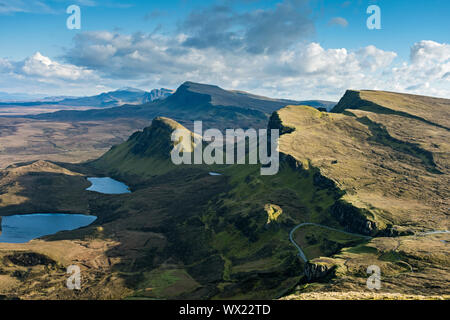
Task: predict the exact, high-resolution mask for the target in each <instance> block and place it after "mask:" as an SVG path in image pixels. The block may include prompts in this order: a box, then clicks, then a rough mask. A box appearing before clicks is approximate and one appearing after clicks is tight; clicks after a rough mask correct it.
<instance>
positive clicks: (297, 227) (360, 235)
mask: <svg viewBox="0 0 450 320" xmlns="http://www.w3.org/2000/svg"><path fill="white" fill-rule="evenodd" d="M304 226H315V227H320V228H324V229H328V230H331V231H336V232H340V233H343V234H347V235H349V236H354V237H361V238H366V239H372V237H369V236H365V235H362V234H357V233H351V232H347V231H343V230H339V229H336V228H332V227H328V226H325V225H323V224H318V223H312V222H305V223H301V224H299V225H297V226H295V227H294V228H293V229H292V230H291V232H290V234H289V239H290V240H291V242H292V244H293V245H294V246H295V247H296V248H297V250H298V255H299V256H300V258H302V260H303V262H308V259H307V258H306V256H305V253H304V252H303V250H302V248H300V246H299V245H298V244H297V243H296V242H295V240H294V232H295V231H297V229H299V228H301V227H304Z"/></svg>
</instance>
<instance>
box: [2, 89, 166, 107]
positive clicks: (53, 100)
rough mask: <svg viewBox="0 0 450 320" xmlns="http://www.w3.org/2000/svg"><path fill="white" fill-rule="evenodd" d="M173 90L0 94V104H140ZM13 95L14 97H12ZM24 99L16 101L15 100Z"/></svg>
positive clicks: (100, 105)
mask: <svg viewBox="0 0 450 320" xmlns="http://www.w3.org/2000/svg"><path fill="white" fill-rule="evenodd" d="M173 92H174V91H173V90H170V89H165V88H161V89H154V90H151V91H150V92H147V91H144V90H140V89H135V88H129V87H127V88H122V89H119V90H116V91H110V92H104V93H101V94H99V95H95V96H89V97H66V96H62V97H46V98H40V99H37V100H36V99H35V100H34V101H29V100H30V97H32V96H29V97H28V98H27V95H23V96H20V95H10V96H8V95H7V94H5V95H2V94H0V100H2V99H3V97H4V98H5V99H4V100H7V101H4V102H1V103H0V105H2V104H3V105H5V104H7V105H16V106H38V105H45V104H52V105H60V106H72V107H96V108H99V107H101V108H102V107H107V108H109V107H119V106H122V105H125V104H128V105H141V104H144V103H148V102H152V101H155V100H160V99H165V98H167V97H168V96H170V95H171V94H172V93H173ZM13 97H15V99H12V98H13ZM20 98H22V99H23V100H26V101H17V100H21V99H20Z"/></svg>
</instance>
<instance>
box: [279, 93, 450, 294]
mask: <svg viewBox="0 0 450 320" xmlns="http://www.w3.org/2000/svg"><path fill="white" fill-rule="evenodd" d="M449 105H450V103H449V100H445V99H435V98H428V97H418V96H410V95H401V94H394V93H385V92H373V91H363V92H355V91H353V92H348V93H347V94H346V95H345V96H344V98H343V99H342V100H341V102H340V103H339V104H338V106H336V108H335V109H334V112H335V113H331V114H326V113H321V112H318V111H316V110H314V109H312V108H308V107H301V106H288V107H286V108H283V109H282V110H280V111H279V112H277V115H278V117H279V118H280V119H279V122H280V123H281V125H282V126H283V127H284V128H287V129H288V130H287V132H288V133H287V134H285V135H283V136H282V137H281V139H280V151H281V152H283V153H287V154H290V155H292V156H293V157H294V158H295V159H296V160H297V161H298V162H300V163H302V164H303V165H304V166H313V167H318V168H320V171H321V173H322V174H323V175H324V176H325V177H327V178H329V179H331V180H333V181H334V182H335V183H336V184H337V185H338V186H339V187H340V188H341V189H342V190H343V191H345V192H346V194H345V195H344V197H343V200H344V201H346V202H348V203H351V204H353V205H354V206H356V207H359V208H361V209H363V210H364V211H363V212H364V213H365V216H366V218H367V219H369V220H372V221H375V222H376V223H377V227H378V228H379V229H382V228H386V227H389V228H390V229H391V230H396V231H392V232H389V234H390V235H393V236H396V235H399V234H400V235H402V234H403V235H405V234H407V233H406V231H408V230H409V232H411V231H414V232H418V231H423V230H430V229H431V230H433V229H434V230H436V229H437V230H445V229H447V230H448V227H449V219H448V212H447V211H448V207H449V203H448V199H449V195H450V192H449V188H448V186H449V183H448V182H449V150H450V149H449V144H448V141H449V140H448V119H449V117H448V113H449ZM344 211H345V210H344ZM343 217H344V219H342V220H341V223H342V224H344V225H345V226H347V227H351V226H352V219H353V217H352V214H347V215H343ZM391 226H392V227H391ZM382 234H383V233H382ZM297 239H298V240H299V241H300V242H301V241H306V243H307V239H306V236H303V237H302V236H300V235H298V236H297ZM448 239H449V236H448V235H447V234H440V235H435V236H433V235H427V236H421V237H416V236H403V237H396V238H384V237H381V238H376V239H374V240H372V241H370V243H369V244H368V245H361V246H358V247H355V248H354V249H346V250H343V251H342V252H341V253H338V254H336V255H334V256H333V258H331V259H323V258H317V259H313V260H312V261H311V262H310V263H309V264H310V265H312V266H319V265H323V266H326V269H327V270H329V272H332V274H334V278H332V279H331V280H330V279H329V280H328V283H316V284H313V285H303V286H299V287H298V288H297V295H296V296H294V298H299V299H301V298H302V297H303V295H304V294H305V293H308V292H313V291H314V292H317V291H323V292H325V293H324V294H322V297H326V293H327V292H333V291H334V292H337V291H342V292H345V291H364V290H367V288H366V287H365V281H366V280H367V277H368V275H367V274H366V272H365V271H366V268H367V267H368V266H369V265H371V264H375V265H378V266H380V267H381V271H382V279H383V281H382V283H383V285H382V291H383V292H403V293H405V292H406V293H417V292H421V293H422V294H433V293H439V294H443V293H445V292H448V290H447V289H446V288H448V280H449V274H450V260H449V259H448V256H449V251H448V247H447V246H445V243H447V242H448ZM328 240H329V239H328ZM313 241H314V240H313ZM313 247H314V246H313ZM319 247H320V246H319ZM311 249H312V251H310V254H313V255H314V254H316V253H317V252H315V250H314V248H311ZM316 249H317V246H316ZM319 249H320V248H319ZM327 249H328V248H327ZM307 250H308V249H307ZM332 266H335V267H334V268H332ZM314 281H318V279H316V280H313V282H314ZM341 296H342V297H343V298H344V296H345V295H344V294H342V295H341ZM305 297H306V296H305ZM330 297H332V294H330Z"/></svg>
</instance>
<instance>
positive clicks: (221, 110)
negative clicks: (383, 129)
mask: <svg viewBox="0 0 450 320" xmlns="http://www.w3.org/2000/svg"><path fill="white" fill-rule="evenodd" d="M164 90H165V89H161V90H160V91H154V92H153V96H152V92H151V93H150V94H149V95H142V92H132V91H129V90H128V91H116V92H115V93H114V97H115V101H117V100H120V101H122V102H124V101H125V98H124V95H125V96H126V97H128V101H129V100H133V99H131V98H130V97H131V96H133V94H134V96H133V97H134V100H133V101H135V103H133V104H131V103H128V104H127V105H123V106H122V107H121V108H105V109H96V110H87V111H59V112H54V113H49V114H40V115H36V116H31V117H32V118H34V119H45V120H63V121H78V120H106V119H117V118H139V119H148V120H149V121H151V120H152V119H153V118H155V117H157V116H163V117H170V118H173V119H175V120H177V121H179V122H180V123H182V124H183V125H186V126H189V125H190V124H191V123H192V121H195V120H202V121H204V122H207V125H209V126H212V127H216V128H226V127H230V126H231V127H233V128H235V127H241V128H245V127H253V128H262V127H266V126H267V120H268V118H269V116H270V114H271V113H272V112H274V111H276V110H278V109H280V108H282V107H284V106H287V105H309V106H312V107H315V108H323V109H326V110H331V109H332V108H333V106H334V105H335V104H336V103H334V102H330V101H321V100H310V101H294V100H285V99H272V98H267V97H262V96H257V95H253V94H250V93H247V92H242V91H230V90H224V89H222V88H220V87H218V86H214V85H208V84H200V83H194V82H185V83H183V84H182V85H181V86H180V87H179V88H178V89H177V90H176V92H175V93H173V94H171V95H169V94H170V93H169V92H167V91H164ZM167 95H169V96H168V97H167V98H166V99H161V98H160V99H158V100H153V101H152V97H153V98H154V97H165V96H167ZM111 96H112V94H111V93H108V94H104V95H100V96H96V97H95V101H97V102H98V101H102V105H103V106H107V105H108V103H110V101H111V100H112V99H111ZM138 97H140V99H141V100H139V99H138ZM86 99H92V98H86ZM139 101H141V102H142V104H140V105H137V104H138V102H139ZM88 102H89V101H84V102H83V103H88ZM60 103H72V104H73V103H74V101H73V100H72V101H70V100H69V101H68V100H67V99H66V100H63V101H62V102H60ZM93 103H94V102H92V104H93Z"/></svg>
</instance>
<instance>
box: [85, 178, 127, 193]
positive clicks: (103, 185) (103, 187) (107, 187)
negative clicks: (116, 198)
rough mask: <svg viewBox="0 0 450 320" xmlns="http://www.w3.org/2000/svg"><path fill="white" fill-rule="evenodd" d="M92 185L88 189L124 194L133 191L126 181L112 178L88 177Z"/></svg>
mask: <svg viewBox="0 0 450 320" xmlns="http://www.w3.org/2000/svg"><path fill="white" fill-rule="evenodd" d="M88 181H89V182H90V183H92V185H91V186H90V187H89V188H87V189H86V190H88V191H95V192H99V193H104V194H124V193H131V191H130V189H129V188H128V186H127V185H126V184H125V183H122V182H120V181H117V180H114V179H112V178H88Z"/></svg>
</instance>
